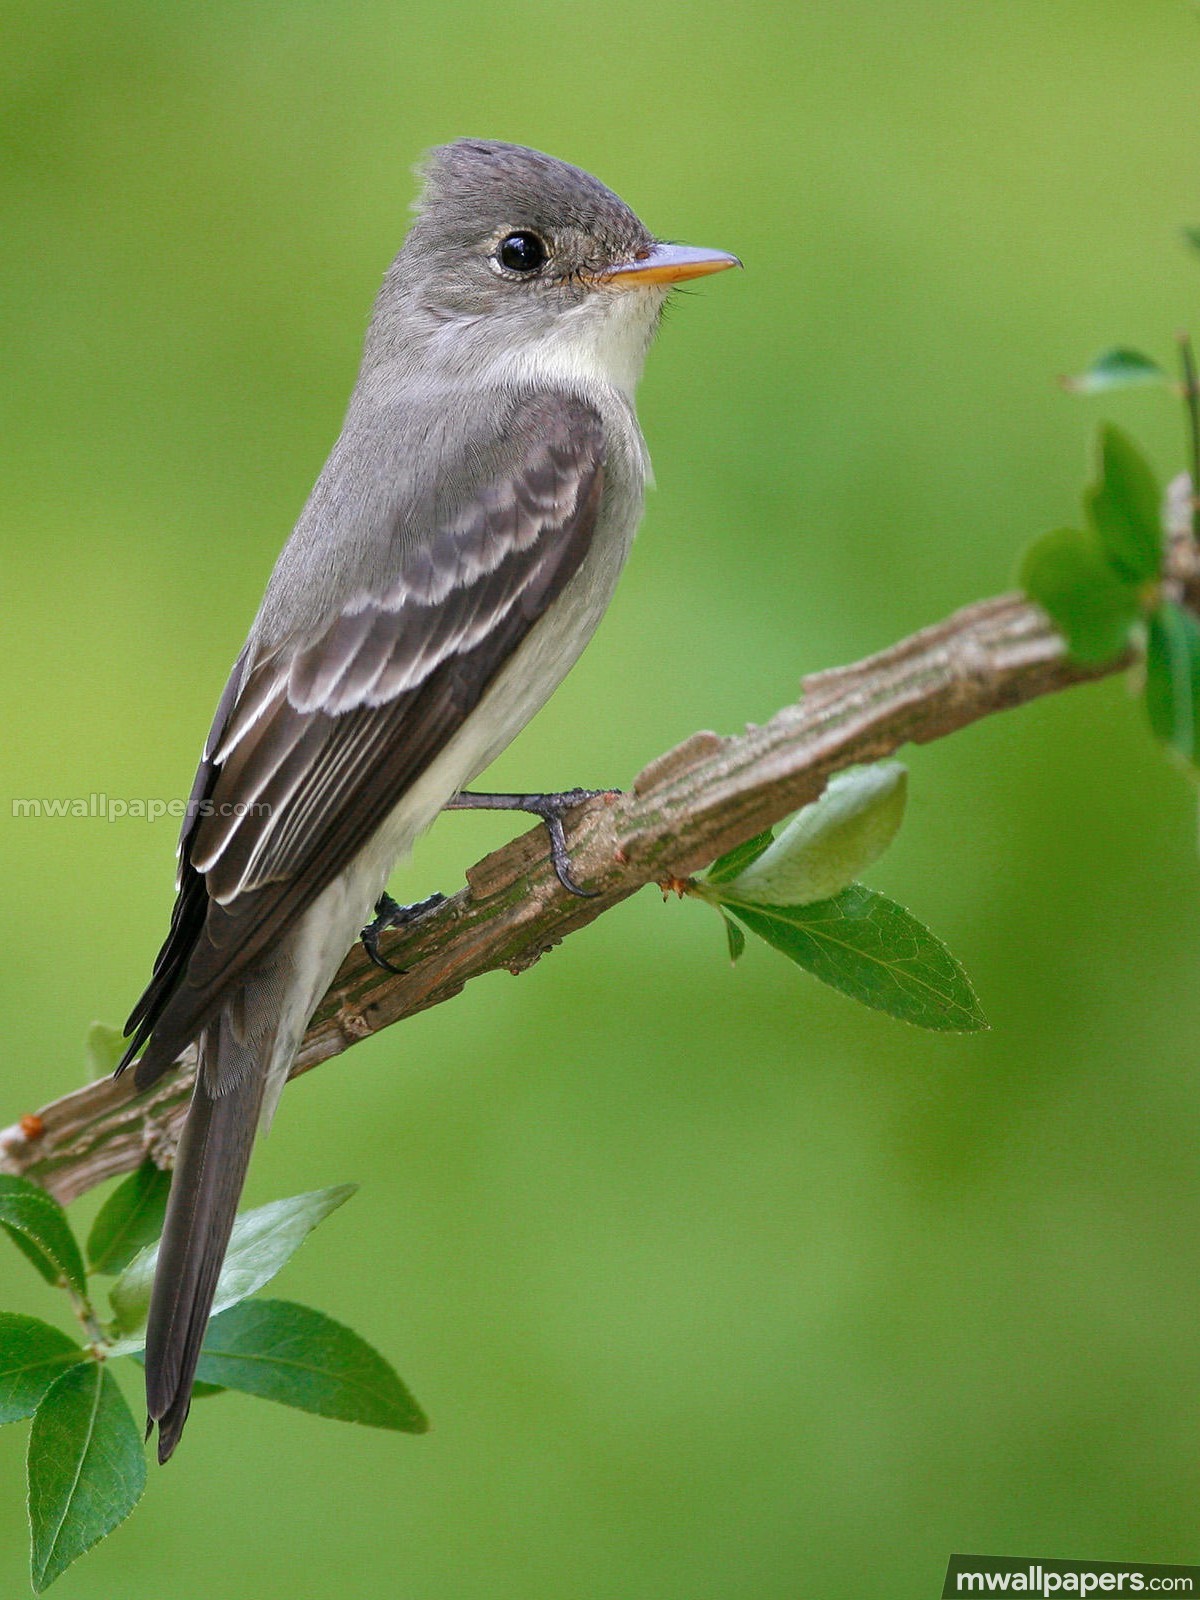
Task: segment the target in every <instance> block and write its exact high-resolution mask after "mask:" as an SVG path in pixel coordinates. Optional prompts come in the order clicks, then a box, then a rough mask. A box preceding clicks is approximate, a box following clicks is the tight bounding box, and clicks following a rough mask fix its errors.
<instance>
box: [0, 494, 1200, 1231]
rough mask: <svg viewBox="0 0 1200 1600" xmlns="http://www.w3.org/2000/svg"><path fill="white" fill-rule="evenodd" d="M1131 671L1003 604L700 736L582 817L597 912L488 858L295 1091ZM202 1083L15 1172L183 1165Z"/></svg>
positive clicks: (514, 859)
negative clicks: (1048, 702)
mask: <svg viewBox="0 0 1200 1600" xmlns="http://www.w3.org/2000/svg"><path fill="white" fill-rule="evenodd" d="M1185 492H1186V486H1185ZM1186 577H1187V575H1185V581H1186ZM1130 659H1131V656H1126V657H1124V658H1122V659H1120V660H1118V661H1114V662H1111V663H1106V664H1105V665H1104V666H1102V667H1099V668H1097V667H1081V666H1079V665H1078V664H1077V663H1075V662H1072V661H1070V660H1068V658H1067V655H1066V650H1065V647H1064V645H1063V642H1062V640H1061V638H1060V637H1059V635H1058V634H1057V633H1056V632H1055V631H1054V629H1053V628H1052V627H1051V626H1050V624H1049V622H1048V620H1047V619H1046V617H1045V616H1044V614H1043V613H1042V612H1041V611H1040V610H1039V609H1038V608H1037V607H1035V606H1033V605H1030V604H1029V603H1028V602H1027V601H1025V600H1024V599H1023V598H1022V597H1021V596H1019V595H1005V596H1001V597H1000V598H998V599H995V600H986V601H983V602H981V603H980V604H978V605H973V606H968V607H967V608H966V609H965V610H963V611H958V612H956V613H955V614H954V615H953V616H951V617H948V618H947V619H946V620H945V621H944V622H940V623H938V624H937V625H936V626H934V627H931V628H926V629H924V630H923V631H922V632H920V633H917V634H914V635H913V636H912V637H911V638H908V639H905V640H903V641H902V642H901V643H900V644H897V645H894V646H893V647H892V648H891V649H889V650H884V651H882V652H881V653H880V654H878V655H874V656H869V657H868V658H867V659H866V660H864V661H860V662H857V663H856V664H854V665H853V666H848V667H841V668H838V669H836V670H834V671H831V672H821V673H817V674H816V675H815V676H814V677H810V678H808V679H806V680H805V682H804V685H803V697H802V699H801V700H800V701H799V702H798V703H797V704H795V705H790V706H786V707H785V708H784V709H783V710H782V711H780V712H778V713H777V714H776V715H775V716H774V717H772V718H771V720H770V722H768V723H766V724H765V725H764V726H763V727H749V728H747V730H746V732H745V733H743V734H740V735H737V736H735V737H731V738H721V737H719V736H718V735H717V734H715V733H696V734H693V735H692V737H691V738H690V739H686V740H685V741H684V742H683V744H681V745H678V746H677V747H676V748H675V749H674V750H671V751H668V752H667V753H666V754H665V755H662V756H660V757H659V758H658V759H657V760H656V761H652V762H651V763H650V765H649V766H648V767H646V768H645V770H644V771H643V772H641V773H640V774H639V775H638V777H637V778H636V779H635V781H634V785H633V789H632V790H631V791H630V792H629V793H627V794H621V795H619V796H617V797H615V798H610V797H605V798H602V799H599V800H594V801H591V802H589V803H588V804H587V805H585V806H582V807H580V808H579V810H578V811H577V812H576V813H575V814H574V821H573V825H572V827H571V829H570V835H569V837H570V846H571V857H572V862H573V870H574V872H575V875H576V877H577V878H578V879H579V880H580V881H581V882H582V884H583V885H584V886H586V887H587V888H589V889H591V890H593V891H595V892H596V898H595V899H590V900H581V899H579V898H577V897H575V896H572V895H570V894H568V893H567V891H566V890H564V889H563V888H562V886H561V885H560V884H559V883H558V880H557V879H556V878H555V876H554V873H553V871H552V869H551V867H550V863H549V859H548V855H547V848H546V839H545V835H544V832H543V831H542V829H541V827H540V826H539V827H537V828H535V829H533V830H532V831H531V832H529V833H527V834H525V835H524V836H523V837H521V838H519V839H516V840H514V841H513V842H512V843H511V844H508V845H506V846H505V847H504V848H503V849H502V850H498V851H496V852H495V853H494V854H492V855H489V856H486V857H485V858H484V859H483V860H482V861H480V862H478V863H477V864H476V865H475V866H474V867H472V868H471V869H470V871H469V872H468V873H467V887H466V888H465V889H463V890H462V891H461V893H459V894H457V895H455V896H454V898H453V899H451V900H448V901H446V902H444V903H443V904H442V905H440V906H438V907H437V908H436V909H435V910H433V911H431V912H429V913H427V914H426V915H424V916H422V917H421V918H420V920H419V921H418V922H416V923H414V924H413V925H411V926H410V927H408V928H405V929H403V930H402V931H398V932H396V933H393V934H391V935H387V936H385V938H384V940H383V941H382V948H383V950H384V952H385V953H386V955H387V956H388V959H389V960H390V961H392V962H393V963H394V964H395V965H396V966H400V967H404V968H406V969H407V970H406V971H405V972H404V973H403V974H402V975H400V976H394V975H392V974H390V973H385V972H382V971H381V970H380V969H379V968H377V967H375V966H372V965H371V964H370V963H369V962H368V961H367V959H366V957H365V956H364V954H363V953H362V951H361V949H358V948H356V949H355V950H353V951H352V952H351V953H350V955H348V956H347V958H346V960H345V961H344V962H343V964H342V967H341V970H340V971H339V973H338V975H337V977H336V979H335V980H334V983H333V985H332V987H331V988H330V990H329V993H328V994H327V995H326V997H325V999H324V1001H323V1002H322V1004H321V1006H320V1008H319V1009H318V1011H317V1013H316V1015H315V1016H314V1018H313V1020H312V1022H311V1023H310V1025H309V1029H308V1032H307V1034H306V1035H305V1038H304V1042H303V1045H302V1046H301V1049H300V1053H299V1056H298V1057H297V1060H296V1064H295V1066H294V1068H293V1071H292V1075H293V1076H296V1075H298V1074H299V1073H301V1072H308V1071H309V1070H310V1069H311V1068H312V1067H315V1066H318V1065H319V1064H320V1063H321V1062H322V1061H328V1060H329V1059H330V1057H331V1056H336V1055H340V1054H341V1052H342V1051H343V1050H347V1049H349V1047H350V1046H351V1045H353V1044H357V1042H358V1041H359V1040H360V1039H366V1038H368V1037H370V1035H371V1034H373V1033H378V1032H379V1030H380V1029H381V1028H386V1027H390V1025H391V1024H392V1023H394V1022H399V1021H400V1020H401V1019H402V1018H404V1017H408V1016H412V1015H413V1014H414V1012H417V1011H423V1010H425V1008H426V1007H428V1006H435V1005H440V1004H441V1003H442V1002H443V1001H444V1000H449V999H451V998H452V997H453V996H454V995H456V994H457V993H458V992H459V990H460V989H462V987H463V986H464V984H466V983H467V982H469V981H470V979H472V978H476V977H479V976H480V975H481V974H482V973H485V972H494V971H496V970H497V969H498V968H501V967H503V968H506V969H507V970H508V971H510V972H514V973H516V972H521V971H523V970H524V969H525V968H526V967H529V966H531V965H532V964H533V963H534V962H535V961H536V960H537V959H538V958H539V956H541V955H542V954H544V953H545V952H546V951H547V950H549V949H550V948H551V947H552V946H553V945H555V944H557V943H558V942H559V941H560V940H561V939H563V938H565V937H566V936H567V935H568V934H570V933H574V932H575V931H576V930H577V929H579V928H583V927H586V925H587V924H588V923H589V922H592V921H594V920H595V918H596V917H598V916H600V915H602V914H603V913H604V912H605V911H608V910H610V909H611V908H612V907H613V906H615V905H617V904H619V902H620V901H622V900H624V899H625V898H626V897H627V896H628V895H631V894H633V893H634V892H635V891H636V890H638V889H641V888H643V887H645V886H646V885H647V884H652V883H656V882H660V881H662V880H665V879H667V878H672V877H684V876H686V875H688V874H689V873H692V872H695V871H697V870H698V869H699V868H701V867H703V866H705V865H707V863H708V862H710V861H712V860H713V859H714V858H715V857H716V856H718V855H720V854H722V853H723V852H724V851H726V850H729V849H731V848H732V847H733V846H734V845H736V844H740V843H741V842H742V841H743V840H745V839H748V838H750V837H751V836H752V835H753V834H755V833H758V832H759V831H761V830H762V829H763V828H766V827H768V826H769V825H770V824H772V823H774V822H778V821H779V820H780V818H782V817H785V816H787V815H788V813H789V812H792V811H795V810H796V809H797V807H799V806H801V805H804V804H805V803H806V802H808V801H810V800H813V799H815V798H816V796H817V795H819V794H820V792H821V790H822V789H823V787H824V785H825V783H826V780H827V779H828V778H829V776H830V775H831V774H832V773H834V772H836V771H837V770H838V769H839V768H842V767H846V766H850V765H852V764H854V763H856V762H861V761H875V760H878V759H879V758H880V757H882V756H886V755H889V754H891V752H892V751H894V750H896V749H898V748H899V746H901V745H903V744H905V743H907V742H909V741H915V742H916V743H918V744H924V743H927V742H929V741H930V740H933V739H940V738H944V737H945V735H947V734H949V733H953V732H954V731H955V730H956V729H958V728H961V727H964V726H966V724H968V723H970V722H976V721H978V720H979V719H980V718H981V717H986V716H990V715H991V714H992V713H993V712H996V711H1006V710H1008V709H1009V708H1010V707H1013V706H1018V705H1022V704H1024V703H1025V702H1026V701H1028V700H1033V699H1036V698H1037V697H1038V696H1040V695H1044V694H1052V693H1054V692H1056V691H1058V690H1061V689H1068V688H1071V687H1072V686H1073V685H1075V684H1078V683H1083V682H1086V681H1088V680H1089V679H1093V678H1098V677H1103V676H1106V675H1108V674H1111V673H1114V672H1117V671H1120V670H1121V668H1122V667H1124V666H1127V665H1128V664H1129V661H1130ZM193 1070H194V1060H193V1058H192V1057H191V1055H190V1053H189V1055H188V1056H185V1057H184V1058H183V1059H182V1060H181V1063H180V1065H179V1066H178V1067H176V1068H175V1069H174V1070H173V1071H172V1072H171V1073H169V1074H168V1075H167V1076H166V1077H165V1078H164V1079H162V1080H161V1081H160V1082H159V1083H158V1084H156V1085H155V1087H154V1088H153V1089H151V1090H150V1091H149V1092H147V1093H146V1094H144V1095H140V1096H139V1095H136V1094H135V1093H134V1086H133V1074H132V1073H128V1074H126V1075H125V1076H124V1077H122V1078H119V1079H104V1080H102V1081H100V1082H97V1083H91V1084H88V1085H87V1086H86V1087H85V1088H82V1089H77V1090H75V1091H74V1092H73V1093H72V1094H68V1095H65V1096H64V1097H63V1098H62V1099H60V1100H56V1101H54V1102H53V1103H52V1104H50V1105H48V1106H45V1107H44V1108H43V1109H42V1110H41V1111H40V1112H38V1113H36V1114H35V1115H32V1116H27V1117H24V1118H22V1120H21V1122H19V1123H17V1124H15V1125H14V1126H13V1127H11V1128H8V1129H6V1130H4V1131H3V1132H2V1133H0V1170H3V1171H5V1172H12V1173H25V1174H26V1175H27V1176H29V1177H30V1178H33V1179H35V1180H36V1181H37V1182H39V1183H41V1184H43V1185H44V1186H45V1187H46V1188H47V1189H49V1190H50V1191H51V1192H52V1193H53V1194H55V1195H57V1196H58V1198H59V1199H60V1200H63V1201H67V1200H70V1199H72V1198H74V1196H76V1195H78V1194H82V1193H83V1192H84V1191H85V1190H87V1189H90V1188H92V1187H93V1186H94V1185H95V1184H98V1183H101V1182H102V1181H103V1180H104V1179H106V1178H110V1177H112V1176H114V1175H115V1174H117V1173H121V1172H126V1171H128V1170H130V1169H131V1168H133V1167H135V1166H136V1165H137V1164H138V1163H139V1162H140V1161H142V1160H143V1158H144V1157H145V1156H146V1155H147V1154H149V1155H150V1156H152V1157H153V1159H154V1160H155V1161H157V1162H158V1163H159V1164H160V1165H167V1164H169V1163H170V1161H171V1158H172V1156H173V1153H174V1148H175V1142H176V1139H177V1137H178V1133H179V1126H180V1123H181V1120H182V1116H183V1113H184V1110H185V1109H186V1104H187V1098H188V1094H189V1092H190V1088H191V1082H192V1074H193Z"/></svg>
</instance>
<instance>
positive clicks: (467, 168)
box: [368, 139, 740, 393]
mask: <svg viewBox="0 0 1200 1600" xmlns="http://www.w3.org/2000/svg"><path fill="white" fill-rule="evenodd" d="M422 175H423V178H424V187H423V190H422V193H421V196H420V199H419V200H418V202H417V205H416V220H415V221H414V223H413V226H412V228H411V230H410V232H409V235H408V238H407V239H406V240H405V243H404V248H403V249H402V250H401V252H400V254H399V255H398V256H397V258H396V260H395V262H394V263H393V264H392V267H391V268H390V270H389V272H388V275H387V277H386V279H385V281H384V287H383V291H382V292H381V295H380V298H379V303H378V305H377V307H376V316H375V321H374V324H373V328H372V334H373V336H374V338H373V341H372V342H373V343H374V344H375V345H376V347H380V345H381V343H382V345H383V353H386V346H387V343H389V342H390V343H392V344H393V345H394V344H395V342H396V339H397V337H398V336H399V335H400V333H401V331H402V330H403V331H405V332H406V333H407V337H408V339H409V340H410V341H412V343H411V345H410V347H409V350H408V352H407V355H408V359H416V360H420V361H422V362H423V363H426V364H432V365H435V366H443V367H447V368H449V369H450V370H452V371H453V372H454V373H455V375H457V376H471V375H476V376H477V377H478V378H479V379H480V381H485V382H486V381H495V380H496V379H498V380H499V381H502V382H508V381H513V382H521V381H526V380H529V379H533V380H537V379H539V378H540V379H542V380H546V379H549V380H550V381H554V380H555V379H556V378H557V379H558V380H559V381H562V380H563V379H564V378H565V379H567V380H568V381H569V380H573V379H582V380H583V381H584V382H586V381H587V380H588V379H589V378H592V379H599V380H600V381H603V382H607V383H610V384H612V385H614V386H615V387H617V388H620V389H622V390H624V391H625V392H627V393H632V391H633V388H634V386H635V384H636V382H637V378H638V376H639V375H640V372H641V366H642V361H643V360H644V358H645V353H646V350H647V348H648V346H649V343H650V340H651V338H652V337H653V335H654V330H655V327H656V326H657V323H658V318H659V314H660V312H661V310H662V306H663V302H664V300H665V299H666V297H667V295H668V293H669V292H670V290H671V288H672V287H673V286H674V285H675V284H677V283H682V282H684V281H686V280H688V279H690V278H697V277H702V276H705V275H707V274H708V273H712V272H720V271H722V270H723V269H724V268H726V267H733V266H737V265H739V264H740V263H739V262H738V261H737V258H736V257H735V256H731V255H727V254H726V253H725V252H724V251H720V250H698V249H693V248H690V247H688V246H683V245H674V244H664V243H661V242H659V241H657V240H656V239H655V238H654V237H653V235H652V234H651V233H650V232H649V230H648V229H647V228H646V226H645V224H644V223H643V222H642V221H641V220H640V219H639V218H638V217H637V215H636V214H635V213H634V212H633V211H632V210H631V209H630V208H629V206H627V205H626V204H625V202H624V201H623V200H622V199H620V197H619V196H618V195H615V194H614V193H613V192H612V190H611V189H608V188H606V187H605V186H604V184H602V183H600V182H599V181H598V180H597V179H596V178H593V177H591V176H590V174H588V173H586V172H582V171H581V170H580V169H579V168H578V167H572V166H569V165H568V164H567V163H566V162H565V161H558V160H556V159H555V158H554V157H553V156H547V155H543V154H542V153H541V152H540V151H537V150H528V149H525V148H524V147H523V146H521V145H512V144H499V143H495V142H493V141H490V140H480V139H459V140H456V141H455V142H454V143H453V144H448V145H443V146H441V147H440V148H439V149H436V150H434V151H432V152H431V153H430V154H429V156H428V157H427V158H426V160H425V163H424V165H423V167H422ZM381 336H383V337H382V340H381ZM368 348H369V349H370V344H369V347H368ZM396 354H397V355H401V352H400V351H399V350H397V351H396Z"/></svg>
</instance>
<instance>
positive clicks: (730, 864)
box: [704, 828, 775, 883]
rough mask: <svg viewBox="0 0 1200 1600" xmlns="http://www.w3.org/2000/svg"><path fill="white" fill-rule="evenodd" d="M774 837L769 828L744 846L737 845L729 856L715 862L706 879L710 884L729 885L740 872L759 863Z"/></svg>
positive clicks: (706, 874)
mask: <svg viewBox="0 0 1200 1600" xmlns="http://www.w3.org/2000/svg"><path fill="white" fill-rule="evenodd" d="M774 837H775V835H774V833H773V832H772V831H771V829H770V828H767V829H766V830H765V831H764V832H763V833H756V834H755V835H754V837H753V839H747V840H746V841H745V843H744V844H739V845H735V846H734V848H733V849H732V850H730V851H729V853H728V854H727V855H723V856H721V857H719V859H718V860H716V861H714V862H713V864H712V866H711V867H709V869H708V871H707V872H706V873H705V874H704V876H705V879H706V880H707V882H709V883H728V881H729V880H730V878H736V877H737V875H738V873H739V872H744V871H745V870H746V868H747V867H748V866H749V865H750V863H751V862H752V861H757V860H758V858H759V856H760V855H762V853H763V851H764V850H766V849H768V848H769V846H770V844H771V841H772V840H773V839H774Z"/></svg>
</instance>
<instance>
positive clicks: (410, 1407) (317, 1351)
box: [196, 1300, 429, 1433]
mask: <svg viewBox="0 0 1200 1600" xmlns="http://www.w3.org/2000/svg"><path fill="white" fill-rule="evenodd" d="M196 1370H197V1373H198V1375H199V1376H200V1377H201V1378H202V1379H203V1380H204V1381H205V1382H207V1383H215V1384H220V1385H222V1386H223V1387H224V1388H226V1389H240V1390H241V1391H242V1392H243V1393H244V1394H254V1395H258V1396H259V1397H260V1399H263V1400H278V1401H280V1402H281V1403H282V1404H283V1405H285V1406H296V1407H297V1408H298V1409H299V1410H301V1411H314V1412H316V1414H317V1415H318V1416H321V1417H335V1418H337V1419H338V1420H339V1421H341V1422H363V1423H366V1424H368V1425H369V1426H370V1427H373V1428H395V1429H397V1430H399V1431H400V1432H402V1433H424V1432H425V1430H426V1429H427V1428H428V1426H429V1424H428V1422H427V1421H426V1419H425V1416H424V1414H423V1413H422V1411H421V1408H420V1406H418V1404H417V1402H416V1401H415V1400H414V1399H413V1397H412V1395H411V1394H409V1392H408V1390H407V1389H406V1388H405V1387H404V1385H403V1383H401V1381H400V1379H399V1378H398V1377H397V1375H396V1373H395V1372H394V1371H393V1370H392V1368H391V1366H390V1365H389V1364H388V1362H386V1361H385V1360H384V1358H383V1357H382V1356H381V1355H380V1354H379V1352H378V1351H377V1350H374V1349H372V1347H371V1346H370V1345H369V1344H367V1342H366V1341H365V1340H364V1339H360V1338H359V1336H358V1334H357V1333H353V1332H352V1331H351V1330H350V1329H349V1328H345V1327H343V1326H342V1324H341V1323H340V1322H334V1320H333V1318H332V1317H327V1316H325V1315H323V1313H322V1312H320V1311H314V1310H312V1308H311V1307H310V1306H298V1305H293V1304H292V1303H291V1302H290V1301H288V1300H244V1301H243V1302H242V1303H241V1305H237V1306H234V1307H233V1308H232V1309H231V1310H229V1311H226V1312H224V1313H222V1315H221V1316H219V1317H215V1318H214V1319H213V1320H212V1322H210V1323H209V1326H208V1332H207V1333H206V1334H205V1336H204V1349H203V1350H202V1351H201V1353H200V1365H199V1366H198V1367H197V1369H196Z"/></svg>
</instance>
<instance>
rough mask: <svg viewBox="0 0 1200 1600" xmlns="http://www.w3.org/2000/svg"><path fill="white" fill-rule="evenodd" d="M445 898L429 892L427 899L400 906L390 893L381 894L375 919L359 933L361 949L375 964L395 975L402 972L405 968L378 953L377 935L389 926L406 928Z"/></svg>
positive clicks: (442, 895) (376, 903)
mask: <svg viewBox="0 0 1200 1600" xmlns="http://www.w3.org/2000/svg"><path fill="white" fill-rule="evenodd" d="M445 898H446V896H445V895H444V894H431V895H430V896H429V898H428V899H427V900H418V901H417V903H416V905H412V906H402V905H400V904H398V903H397V902H396V901H395V900H393V899H392V897H391V895H390V894H381V895H380V896H379V899H378V900H376V902H375V920H374V921H373V922H368V923H367V925H366V927H365V928H364V929H363V931H362V932H361V933H360V934H359V938H360V939H361V940H362V947H363V949H364V950H365V951H366V952H367V955H368V956H369V957H370V958H371V960H372V961H373V962H374V963H375V965H376V966H377V967H382V968H383V970H384V971H385V972H394V973H396V975H397V976H400V975H401V974H402V973H404V972H405V971H406V970H407V969H406V968H404V967H396V966H393V965H392V963H391V962H390V961H389V960H388V958H387V957H386V956H385V955H381V954H380V953H379V935H380V934H381V933H386V932H387V930H388V929H389V928H407V927H408V925H409V923H410V922H415V921H416V920H417V918H418V917H420V916H423V915H424V914H425V912H426V911H432V910H433V909H434V907H435V906H440V905H441V904H442V903H443V902H444V900H445Z"/></svg>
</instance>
